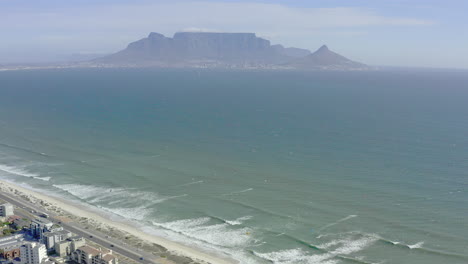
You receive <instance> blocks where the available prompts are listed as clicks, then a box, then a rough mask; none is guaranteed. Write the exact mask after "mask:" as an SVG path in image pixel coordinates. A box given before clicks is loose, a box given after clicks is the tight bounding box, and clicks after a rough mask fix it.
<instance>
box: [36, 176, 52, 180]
mask: <svg viewBox="0 0 468 264" xmlns="http://www.w3.org/2000/svg"><path fill="white" fill-rule="evenodd" d="M33 178H34V179H38V180H41V181H50V179H52V178H51V177H33Z"/></svg>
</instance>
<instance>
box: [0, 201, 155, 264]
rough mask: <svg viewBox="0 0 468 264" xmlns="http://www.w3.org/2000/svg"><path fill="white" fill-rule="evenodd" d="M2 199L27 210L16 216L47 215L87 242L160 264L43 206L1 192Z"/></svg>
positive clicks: (144, 262)
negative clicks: (60, 216) (60, 219)
mask: <svg viewBox="0 0 468 264" xmlns="http://www.w3.org/2000/svg"><path fill="white" fill-rule="evenodd" d="M0 199H2V200H4V201H6V202H9V203H11V204H13V205H15V206H16V207H18V208H23V209H25V210H26V212H21V210H15V214H16V215H19V216H21V217H26V218H31V214H30V213H29V212H34V213H32V214H33V215H34V216H35V217H39V216H40V215H41V214H44V213H46V214H48V215H49V216H50V218H48V220H49V221H51V222H53V223H55V224H58V225H61V226H63V228H64V229H65V230H68V231H70V232H72V233H74V234H76V235H78V236H82V237H84V238H85V239H86V240H89V241H92V242H94V243H96V244H99V245H101V246H102V247H104V248H109V249H112V250H113V251H114V252H116V253H118V254H120V255H123V256H125V257H127V258H130V259H132V260H134V261H136V262H139V263H143V264H157V263H158V262H156V261H155V260H154V256H153V255H152V254H148V253H145V252H143V251H141V250H140V249H136V248H133V247H131V246H129V245H126V244H124V243H122V242H121V241H119V240H117V239H113V238H111V237H108V236H107V235H105V234H103V233H101V232H98V231H97V230H92V229H87V228H85V227H83V226H81V225H80V224H79V223H76V222H67V223H65V222H60V221H59V220H57V219H55V217H56V216H57V215H56V214H54V213H52V212H48V211H45V210H43V208H42V206H38V205H35V204H33V203H30V202H28V201H25V200H23V199H21V198H19V197H16V196H12V195H10V194H6V193H2V192H0Z"/></svg>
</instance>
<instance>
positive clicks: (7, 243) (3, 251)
mask: <svg viewBox="0 0 468 264" xmlns="http://www.w3.org/2000/svg"><path fill="white" fill-rule="evenodd" d="M23 244H24V235H23V234H17V235H12V236H7V237H2V238H0V258H2V259H6V260H12V259H16V258H19V257H20V248H21V246H22V245H23Z"/></svg>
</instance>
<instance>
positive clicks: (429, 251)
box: [379, 237, 468, 263]
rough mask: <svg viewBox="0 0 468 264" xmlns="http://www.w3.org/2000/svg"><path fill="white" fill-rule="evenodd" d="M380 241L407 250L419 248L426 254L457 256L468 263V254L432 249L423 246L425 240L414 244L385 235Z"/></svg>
mask: <svg viewBox="0 0 468 264" xmlns="http://www.w3.org/2000/svg"><path fill="white" fill-rule="evenodd" d="M379 242H380V243H383V244H386V245H390V246H395V247H398V248H400V249H406V250H417V251H422V252H424V253H425V254H433V255H438V256H445V257H450V258H456V259H462V260H464V261H466V262H467V263H468V256H467V255H461V254H458V253H453V252H446V251H441V250H435V249H430V248H426V247H423V246H424V244H425V242H424V241H419V242H416V243H414V244H407V243H404V242H399V241H392V240H388V239H385V238H383V237H379Z"/></svg>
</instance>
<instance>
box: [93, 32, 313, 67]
mask: <svg viewBox="0 0 468 264" xmlns="http://www.w3.org/2000/svg"><path fill="white" fill-rule="evenodd" d="M300 54H304V55H307V54H310V51H308V50H303V49H296V48H284V47H283V46H281V45H273V46H272V45H271V44H270V41H268V40H266V39H263V38H259V37H257V36H256V35H255V34H254V33H208V32H179V33H176V34H175V35H174V37H173V38H168V37H165V36H164V35H162V34H159V33H155V32H152V33H150V34H149V35H148V37H147V38H143V39H141V40H138V41H136V42H133V43H130V44H129V45H128V46H127V48H126V49H124V50H122V51H119V52H117V53H115V54H112V55H109V56H105V57H103V58H99V59H97V60H95V62H100V63H112V64H121V63H134V64H141V65H160V66H170V65H193V64H201V63H221V64H246V63H250V64H278V63H285V62H288V61H290V60H291V59H292V58H297V57H298V56H300Z"/></svg>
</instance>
